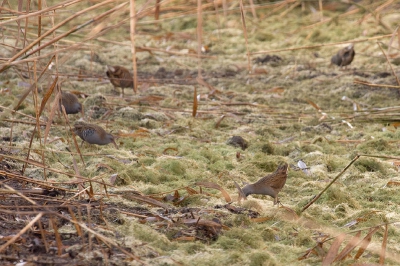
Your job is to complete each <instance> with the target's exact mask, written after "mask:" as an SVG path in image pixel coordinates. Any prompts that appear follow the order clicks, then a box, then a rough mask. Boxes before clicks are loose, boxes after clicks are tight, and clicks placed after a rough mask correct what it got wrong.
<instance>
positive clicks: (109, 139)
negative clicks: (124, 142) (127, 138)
mask: <svg viewBox="0 0 400 266" xmlns="http://www.w3.org/2000/svg"><path fill="white" fill-rule="evenodd" d="M74 127H75V128H74V133H75V134H76V135H78V136H79V137H80V138H81V139H82V144H83V142H84V141H86V142H87V143H89V144H97V145H107V144H109V143H113V144H114V146H115V148H116V149H118V146H117V143H115V139H114V136H113V135H111V134H109V133H107V132H106V131H105V130H104V129H103V128H102V127H100V126H98V125H94V124H87V123H83V122H77V123H75V125H74ZM82 144H81V146H82Z"/></svg>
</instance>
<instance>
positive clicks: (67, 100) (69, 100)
mask: <svg viewBox="0 0 400 266" xmlns="http://www.w3.org/2000/svg"><path fill="white" fill-rule="evenodd" d="M59 106H60V111H61V112H62V107H61V106H64V109H65V113H67V114H77V113H82V115H83V108H82V104H81V103H80V102H79V100H78V97H76V95H75V94H72V93H69V92H64V91H62V92H61V98H60V100H59Z"/></svg>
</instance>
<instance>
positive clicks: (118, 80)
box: [106, 66, 134, 97]
mask: <svg viewBox="0 0 400 266" xmlns="http://www.w3.org/2000/svg"><path fill="white" fill-rule="evenodd" d="M106 74H107V77H108V78H109V79H110V82H111V84H112V85H113V86H114V89H115V88H117V87H121V90H122V97H123V96H124V88H133V86H134V82H133V77H132V74H131V73H130V72H129V70H128V69H126V68H125V67H123V66H107V72H106Z"/></svg>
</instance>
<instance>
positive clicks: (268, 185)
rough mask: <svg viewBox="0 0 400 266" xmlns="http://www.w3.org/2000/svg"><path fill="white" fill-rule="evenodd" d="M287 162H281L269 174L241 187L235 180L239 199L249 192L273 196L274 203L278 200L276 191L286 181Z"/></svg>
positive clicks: (278, 190)
mask: <svg viewBox="0 0 400 266" xmlns="http://www.w3.org/2000/svg"><path fill="white" fill-rule="evenodd" d="M287 172H288V164H287V163H283V164H281V165H280V166H279V167H278V169H276V171H275V172H273V173H272V174H269V175H267V176H265V177H263V178H261V179H260V180H258V181H257V182H255V183H253V184H248V185H246V186H244V187H243V188H240V186H239V185H238V184H237V183H236V182H235V186H236V188H237V189H238V191H239V200H241V199H246V198H247V196H248V195H250V194H260V195H268V196H271V197H272V198H274V205H275V204H277V203H278V202H279V200H278V193H279V192H280V191H281V190H282V188H283V186H284V185H285V183H286V178H287Z"/></svg>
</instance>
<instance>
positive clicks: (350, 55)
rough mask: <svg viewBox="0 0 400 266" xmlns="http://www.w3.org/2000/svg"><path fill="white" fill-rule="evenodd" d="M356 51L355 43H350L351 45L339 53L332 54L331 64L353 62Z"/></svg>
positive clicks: (345, 64) (340, 64) (342, 64)
mask: <svg viewBox="0 0 400 266" xmlns="http://www.w3.org/2000/svg"><path fill="white" fill-rule="evenodd" d="M355 55H356V52H355V51H354V44H350V45H349V46H346V47H344V48H343V49H341V50H339V51H338V52H337V54H335V55H334V56H332V58H331V65H332V64H335V65H337V66H340V67H342V66H347V65H350V64H351V62H353V59H354V56H355Z"/></svg>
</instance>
